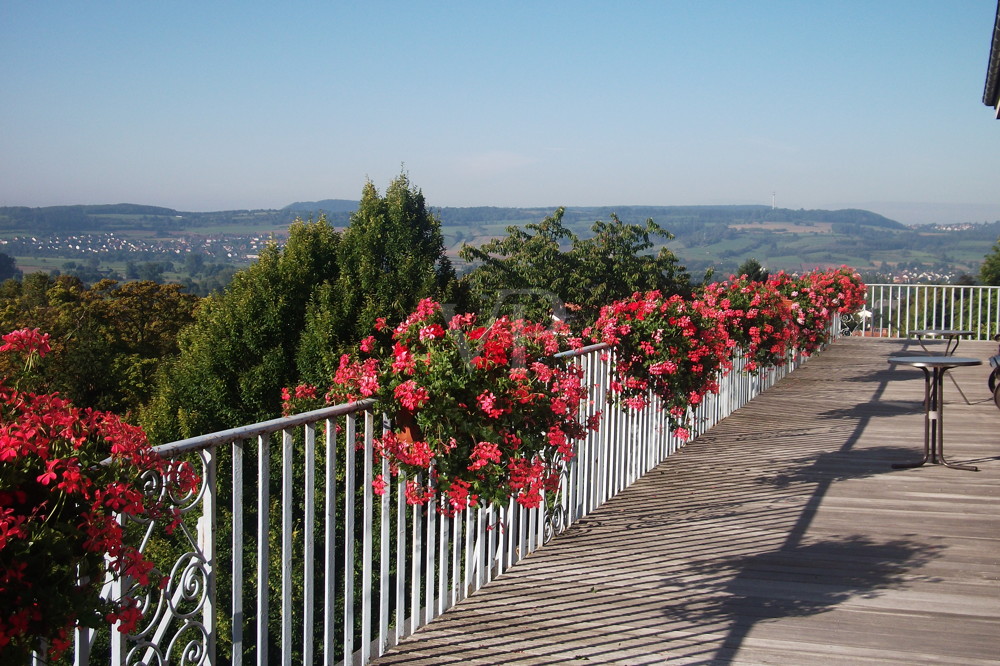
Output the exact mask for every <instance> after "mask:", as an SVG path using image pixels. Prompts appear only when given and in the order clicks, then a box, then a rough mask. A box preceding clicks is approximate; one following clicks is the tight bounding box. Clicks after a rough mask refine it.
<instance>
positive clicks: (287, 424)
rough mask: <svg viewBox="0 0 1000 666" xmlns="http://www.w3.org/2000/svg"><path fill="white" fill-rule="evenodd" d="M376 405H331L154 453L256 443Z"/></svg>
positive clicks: (175, 444)
mask: <svg viewBox="0 0 1000 666" xmlns="http://www.w3.org/2000/svg"><path fill="white" fill-rule="evenodd" d="M374 404H375V400H374V399H372V398H368V399H365V400H357V401H354V402H345V403H340V404H337V405H330V406H329V407H320V408H319V409H313V410H310V411H308V412H300V413H298V414H292V415H290V416H279V417H278V418H276V419H270V420H268V421H261V422H259V423H253V424H251V425H247V426H238V427H236V428H229V429H228V430H219V431H218V432H211V433H208V434H207V435H198V436H197V437H188V438H187V439H180V440H177V441H176V442H169V443H167V444H161V445H159V446H156V447H154V448H153V450H154V451H155V452H156V453H158V454H160V455H161V456H164V457H171V456H175V455H178V454H181V453H189V452H191V451H199V450H201V449H206V448H208V447H210V446H215V445H216V444H228V443H230V442H235V441H238V440H244V439H253V438H254V437H260V436H261V435H268V434H271V433H275V432H281V431H282V430H287V429H288V428H295V427H298V426H301V425H306V424H309V423H317V422H319V421H324V420H326V419H333V418H336V417H338V416H344V415H347V414H357V413H359V412H363V411H365V410H367V409H370V408H371V407H372V406H373V405H374Z"/></svg>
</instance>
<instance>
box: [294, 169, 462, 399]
mask: <svg viewBox="0 0 1000 666" xmlns="http://www.w3.org/2000/svg"><path fill="white" fill-rule="evenodd" d="M338 262H339V269H340V272H339V276H338V278H337V280H336V281H335V282H331V284H330V285H329V286H327V287H324V288H323V289H321V290H319V291H317V293H316V294H315V298H314V299H313V301H312V303H311V304H310V307H309V312H308V315H307V322H306V331H305V333H304V334H303V346H302V351H301V353H300V355H299V370H300V372H301V376H302V377H303V378H304V379H306V380H308V381H311V382H323V381H328V380H329V378H330V376H331V374H332V370H333V367H334V364H335V363H336V360H337V358H338V357H339V354H340V353H341V352H342V351H345V350H346V347H348V346H350V345H353V344H355V343H357V342H358V341H360V340H361V339H363V338H364V337H366V336H368V335H370V334H371V333H372V331H373V329H374V326H375V322H376V319H378V318H379V317H385V318H386V320H388V321H390V322H396V321H399V320H401V319H403V318H404V317H406V316H407V315H408V314H409V313H410V312H412V311H413V310H414V309H415V308H416V305H417V303H418V302H419V301H420V299H421V298H425V297H433V298H436V299H438V300H440V301H446V302H448V301H456V300H461V299H460V298H459V293H458V291H457V285H456V280H455V271H454V268H453V267H452V264H451V261H450V260H449V259H448V257H447V256H446V255H445V246H444V236H443V235H442V233H441V222H440V220H439V219H438V218H437V217H436V216H435V215H434V214H433V213H431V211H429V210H428V209H427V205H426V203H425V200H424V195H423V193H422V192H421V191H420V190H419V189H417V188H415V187H413V186H412V185H411V184H410V181H409V179H408V178H407V176H406V175H405V174H401V175H400V176H398V177H397V178H396V179H395V180H393V181H392V183H390V184H389V187H388V188H386V191H385V195H384V196H381V195H379V193H378V190H377V189H376V188H375V185H374V184H372V182H371V181H369V182H367V183H366V184H365V186H364V190H363V191H362V194H361V200H360V202H359V203H358V209H357V211H356V212H355V213H354V214H353V215H352V216H351V221H350V225H349V226H348V227H347V229H346V230H345V231H344V233H343V236H342V238H341V241H340V247H339V251H338ZM307 340H308V342H306V341H307Z"/></svg>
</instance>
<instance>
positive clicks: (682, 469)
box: [375, 338, 1000, 666]
mask: <svg viewBox="0 0 1000 666" xmlns="http://www.w3.org/2000/svg"><path fill="white" fill-rule="evenodd" d="M901 350H909V351H910V352H914V353H915V352H920V351H921V350H920V349H919V347H916V345H907V343H906V342H905V341H901V340H887V339H858V338H847V339H844V340H842V341H839V342H837V343H836V344H834V345H832V346H831V347H830V348H829V349H828V350H826V351H825V352H823V353H822V354H819V355H817V356H816V357H815V358H813V359H811V360H810V361H809V362H808V363H807V364H806V365H805V366H803V367H802V368H800V369H799V370H797V371H796V372H795V373H793V374H792V375H791V376H789V377H787V378H786V379H784V380H782V381H781V382H779V383H778V385H777V386H775V387H774V388H772V389H770V390H769V391H768V392H766V393H765V394H763V395H762V396H760V397H759V398H757V399H756V400H754V401H753V402H752V403H751V404H749V405H747V406H746V407H744V408H743V409H741V410H739V411H738V412H736V413H735V414H733V415H732V416H730V417H729V418H727V419H725V420H724V421H723V422H722V423H720V424H719V425H717V426H716V427H715V428H713V429H712V430H711V431H709V432H708V433H706V434H705V435H703V436H702V437H700V438H699V439H697V440H695V441H693V442H691V443H689V444H688V445H687V446H686V447H685V448H684V449H682V450H681V451H680V452H678V453H677V454H675V455H674V456H672V457H671V458H669V459H668V460H667V461H665V462H664V463H663V464H661V465H660V466H659V467H657V468H656V469H654V470H653V471H652V472H650V473H649V474H647V475H646V476H645V477H643V478H642V479H640V480H639V481H638V482H637V483H636V484H635V485H633V486H632V487H631V488H629V489H628V490H626V491H625V492H623V493H621V494H620V495H618V496H617V497H615V498H614V499H612V500H611V501H610V502H608V503H607V504H606V505H605V506H603V507H601V508H600V509H599V510H597V511H596V512H595V513H593V514H592V515H591V516H589V517H587V518H585V519H583V520H581V521H579V522H578V523H576V524H575V525H574V526H573V527H572V528H571V529H570V530H568V531H567V532H566V533H565V534H563V535H562V536H560V537H559V538H557V539H556V540H554V541H553V542H552V543H551V544H550V545H549V546H546V547H545V548H544V549H542V550H541V551H539V552H538V553H536V554H534V555H532V556H531V557H529V558H527V559H526V560H524V561H523V562H522V563H520V564H518V565H517V566H515V567H514V568H513V569H512V570H511V571H510V572H508V573H507V574H505V575H504V576H503V577H501V578H500V579H498V580H496V581H494V582H493V583H491V584H490V585H488V586H486V587H485V588H484V589H483V590H481V591H480V592H478V593H477V594H475V595H473V596H472V597H470V598H469V599H466V600H465V601H463V602H461V603H459V604H458V605H457V606H456V607H455V608H453V609H452V610H450V611H448V612H447V613H445V614H444V615H443V616H442V617H440V618H438V619H436V620H435V621H433V622H432V623H430V624H429V625H428V626H426V627H424V628H422V629H421V630H419V631H418V632H417V633H416V634H415V635H414V636H411V637H409V638H407V639H405V640H404V641H403V642H402V643H401V644H400V645H398V646H396V647H395V648H393V649H392V650H390V651H389V652H388V653H387V654H386V655H385V656H383V657H382V658H381V659H379V660H377V661H376V662H375V663H377V664H382V665H385V664H410V665H423V664H427V665H435V666H437V665H440V664H458V663H462V664H558V663H594V664H596V663H614V664H663V663H669V664H796V665H799V664H807V663H822V664H852V665H854V664H920V663H935V664H996V663H1000V582H998V581H1000V410H998V409H997V408H996V407H995V405H994V404H993V402H992V396H991V395H990V394H989V393H988V392H987V388H986V377H987V374H988V366H985V365H984V366H979V367H969V368H957V369H955V370H953V371H952V376H953V377H954V380H955V382H957V386H958V387H960V388H961V390H962V393H964V395H965V396H966V397H967V398H968V399H969V401H970V402H971V403H972V404H966V403H965V401H964V400H963V398H962V395H961V394H960V393H959V391H958V390H957V389H956V384H955V383H953V382H952V381H951V380H950V379H946V381H945V386H944V394H945V401H946V403H945V410H944V428H945V452H946V454H947V455H948V456H949V458H950V459H951V460H952V461H953V462H963V463H970V462H971V463H972V464H975V465H978V466H979V467H980V471H979V472H967V471H960V470H953V469H947V468H944V467H942V466H937V465H933V466H925V467H922V468H918V469H913V470H893V469H891V467H890V466H891V464H892V463H893V462H902V461H907V460H915V459H918V458H919V455H920V451H921V450H922V446H923V416H922V411H921V400H922V398H923V380H922V377H923V375H922V374H921V372H920V371H919V370H915V369H910V368H904V367H892V366H890V365H889V364H888V363H887V360H886V359H887V358H888V357H889V356H890V355H893V354H895V353H898V352H899V351H901ZM995 350H996V346H995V344H994V343H975V342H963V343H962V345H961V348H960V350H959V352H958V353H959V355H962V356H975V357H978V358H982V359H984V360H985V359H986V358H987V357H988V356H989V355H991V354H993V353H995Z"/></svg>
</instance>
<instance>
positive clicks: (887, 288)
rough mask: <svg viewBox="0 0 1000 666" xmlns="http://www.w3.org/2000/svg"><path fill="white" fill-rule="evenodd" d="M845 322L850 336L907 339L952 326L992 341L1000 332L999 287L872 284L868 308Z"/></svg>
mask: <svg viewBox="0 0 1000 666" xmlns="http://www.w3.org/2000/svg"><path fill="white" fill-rule="evenodd" d="M845 324H847V326H848V327H849V328H850V329H851V330H850V334H851V335H868V336H876V337H890V338H905V337H908V336H909V335H910V332H911V331H917V330H921V329H951V330H960V331H971V333H972V335H971V336H970V339H973V340H992V339H993V337H994V336H995V335H997V334H1000V287H981V286H961V285H931V284H870V285H868V292H867V297H866V299H865V310H864V311H862V314H860V315H855V317H854V320H853V321H849V320H848V321H845Z"/></svg>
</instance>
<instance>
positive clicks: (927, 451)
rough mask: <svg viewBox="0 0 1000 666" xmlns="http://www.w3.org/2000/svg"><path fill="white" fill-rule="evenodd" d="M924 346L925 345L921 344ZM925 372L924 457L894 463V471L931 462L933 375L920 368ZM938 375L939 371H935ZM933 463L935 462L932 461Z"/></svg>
mask: <svg viewBox="0 0 1000 666" xmlns="http://www.w3.org/2000/svg"><path fill="white" fill-rule="evenodd" d="M920 346H921V347H922V346H923V343H921V344H920ZM920 369H921V370H923V371H924V457H923V458H921V459H920V460H919V461H917V462H915V463H893V464H892V468H893V469H910V468H912V467H920V466H921V465H923V464H924V463H926V462H927V461H928V460H931V418H930V414H931V409H932V406H931V395H932V393H931V385H932V384H931V373H930V371H929V370H928V369H927V368H920ZM934 374H935V375H936V374H937V371H936V370H935V371H934ZM931 462H934V461H933V460H931Z"/></svg>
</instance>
